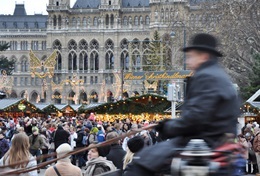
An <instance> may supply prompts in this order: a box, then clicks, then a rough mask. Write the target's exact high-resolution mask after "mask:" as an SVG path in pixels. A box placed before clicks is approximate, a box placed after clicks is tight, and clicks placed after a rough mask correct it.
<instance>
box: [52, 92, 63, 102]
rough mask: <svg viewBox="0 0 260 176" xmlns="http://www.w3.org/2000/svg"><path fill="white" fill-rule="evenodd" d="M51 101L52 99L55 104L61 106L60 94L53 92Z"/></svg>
mask: <svg viewBox="0 0 260 176" xmlns="http://www.w3.org/2000/svg"><path fill="white" fill-rule="evenodd" d="M52 99H54V103H55V104H61V99H62V97H61V94H60V93H59V92H58V91H55V92H54V94H53V96H52Z"/></svg>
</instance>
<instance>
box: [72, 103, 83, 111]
mask: <svg viewBox="0 0 260 176" xmlns="http://www.w3.org/2000/svg"><path fill="white" fill-rule="evenodd" d="M70 106H71V107H72V108H73V109H74V111H77V112H78V110H79V108H81V107H82V106H83V105H82V104H79V105H70Z"/></svg>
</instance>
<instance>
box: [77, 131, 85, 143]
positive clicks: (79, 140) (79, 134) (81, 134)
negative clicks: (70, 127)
mask: <svg viewBox="0 0 260 176" xmlns="http://www.w3.org/2000/svg"><path fill="white" fill-rule="evenodd" d="M77 135H78V137H77V139H74V141H75V142H76V147H84V145H83V143H82V140H83V136H84V135H85V133H84V131H83V130H79V131H77Z"/></svg>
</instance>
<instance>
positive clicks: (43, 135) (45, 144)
mask: <svg viewBox="0 0 260 176" xmlns="http://www.w3.org/2000/svg"><path fill="white" fill-rule="evenodd" d="M40 137H41V138H42V140H43V145H42V147H41V150H42V155H46V154H48V153H49V148H50V143H49V139H48V138H47V129H46V128H42V129H41V134H40ZM46 160H47V158H44V159H43V160H42V162H45V161H46Z"/></svg>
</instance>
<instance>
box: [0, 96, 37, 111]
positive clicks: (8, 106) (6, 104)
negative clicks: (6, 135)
mask: <svg viewBox="0 0 260 176" xmlns="http://www.w3.org/2000/svg"><path fill="white" fill-rule="evenodd" d="M0 111H4V112H30V113H35V112H41V110H40V109H39V108H37V107H36V106H35V105H34V104H32V103H30V102H29V101H27V100H26V99H22V98H20V99H17V98H16V99H2V100H0Z"/></svg>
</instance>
